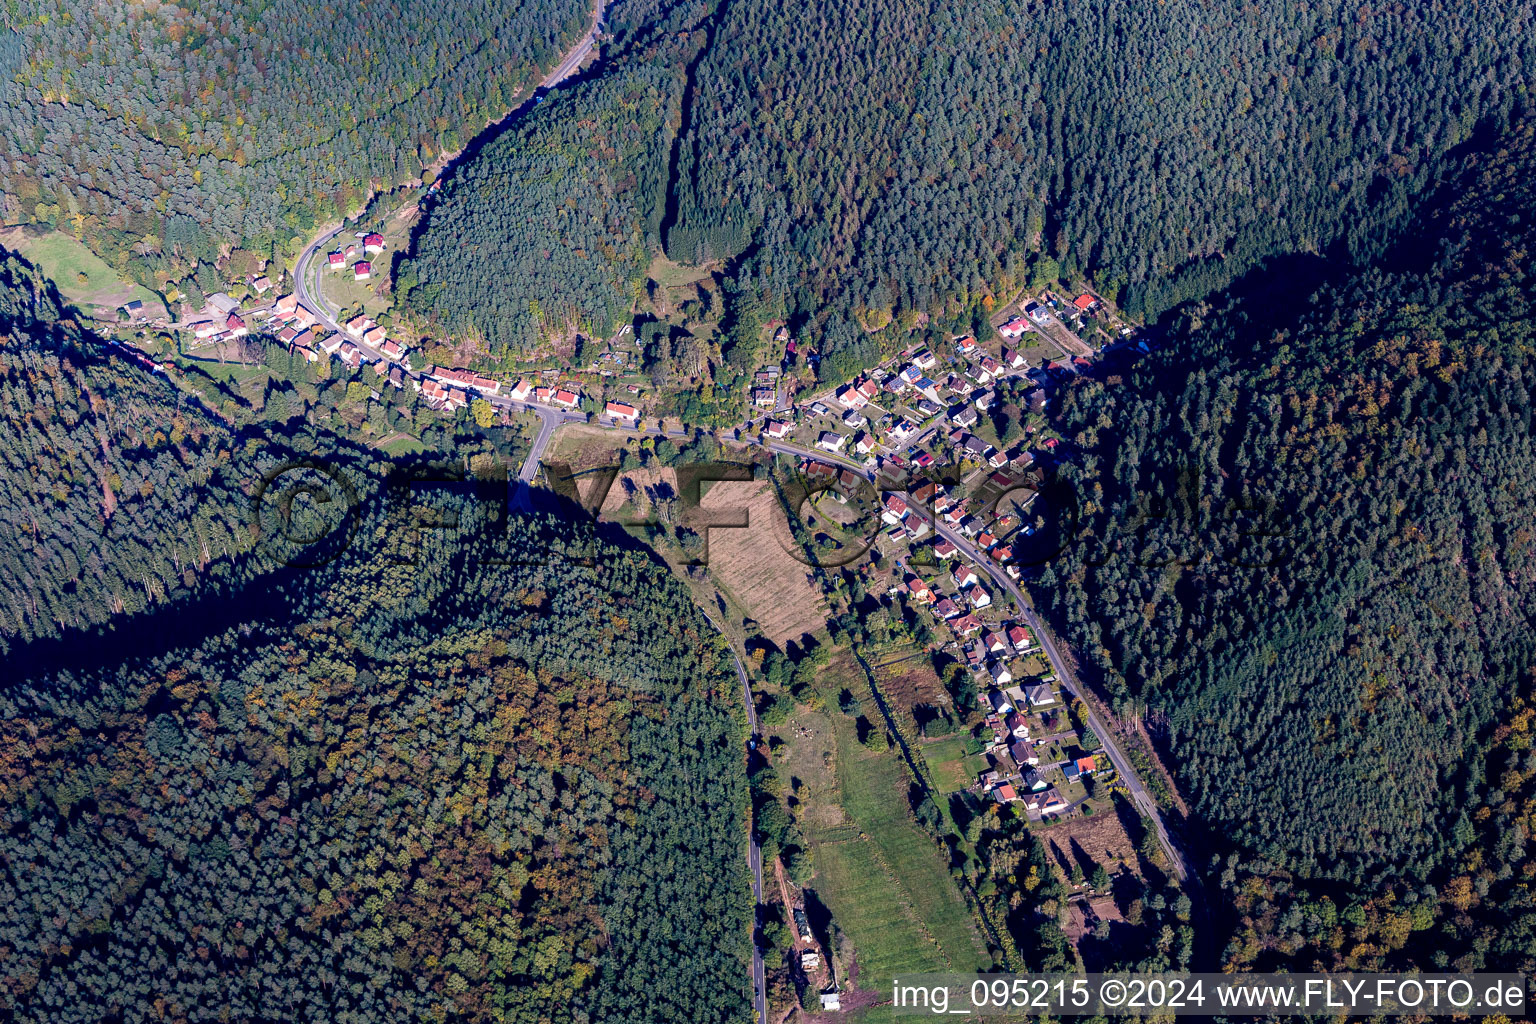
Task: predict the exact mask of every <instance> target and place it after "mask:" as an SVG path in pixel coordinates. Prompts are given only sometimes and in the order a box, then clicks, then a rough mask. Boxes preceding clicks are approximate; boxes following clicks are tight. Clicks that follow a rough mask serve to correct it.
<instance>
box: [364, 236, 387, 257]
mask: <svg viewBox="0 0 1536 1024" xmlns="http://www.w3.org/2000/svg"><path fill="white" fill-rule="evenodd" d="M383 251H384V236H383V235H381V234H378V233H374V234H371V235H366V236H364V238H363V252H368V253H373V252H383Z"/></svg>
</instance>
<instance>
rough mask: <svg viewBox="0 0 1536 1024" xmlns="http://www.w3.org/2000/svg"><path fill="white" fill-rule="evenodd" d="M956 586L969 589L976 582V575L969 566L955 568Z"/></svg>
mask: <svg viewBox="0 0 1536 1024" xmlns="http://www.w3.org/2000/svg"><path fill="white" fill-rule="evenodd" d="M954 576H955V586H957V587H968V586H970V585H971V584H973V583H975V582H976V579H977V578H976V573H975V571H974V570H972V569H971V567H970V566H968V565H957V566H955V572H954Z"/></svg>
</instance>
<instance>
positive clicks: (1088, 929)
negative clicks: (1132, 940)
mask: <svg viewBox="0 0 1536 1024" xmlns="http://www.w3.org/2000/svg"><path fill="white" fill-rule="evenodd" d="M1101 920H1102V921H1108V922H1110V923H1111V924H1114V923H1115V922H1118V921H1124V920H1125V917H1124V916H1123V915H1122V914H1121V913H1120V908H1119V907H1117V906H1115V900H1114V897H1112V896H1100V897H1098V898H1096V899H1092V900H1073V901H1072V902H1071V903H1070V904H1068V907H1067V923H1066V925H1065V926H1064V927H1063V928H1062V931H1063V932H1065V933H1066V936H1067V941H1068V942H1070V943H1072V945H1073V947H1074V948H1076V947H1078V946H1080V945H1082V941H1083V939H1084V938H1085V937H1086V936H1088V935H1089V934H1090V933H1092V931H1093V927H1094V924H1095V923H1097V922H1098V921H1101Z"/></svg>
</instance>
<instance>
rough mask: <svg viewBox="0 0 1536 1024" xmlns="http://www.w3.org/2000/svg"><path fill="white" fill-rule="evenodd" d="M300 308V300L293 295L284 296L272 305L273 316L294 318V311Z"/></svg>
mask: <svg viewBox="0 0 1536 1024" xmlns="http://www.w3.org/2000/svg"><path fill="white" fill-rule="evenodd" d="M298 306H299V300H298V299H297V298H295V297H294V296H293V295H291V294H290V295H283V296H280V297H279V298H278V300H277V301H276V302H274V303H272V315H273V316H292V315H293V311H294V310H295V309H297V308H298Z"/></svg>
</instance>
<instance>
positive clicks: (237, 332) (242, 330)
mask: <svg viewBox="0 0 1536 1024" xmlns="http://www.w3.org/2000/svg"><path fill="white" fill-rule="evenodd" d="M224 327H225V329H226V330H228V331H229V333H230V334H231V335H232V336H233V337H236V338H243V337H245V336H246V335H247V334H249V333H250V330H249V329H248V328H247V327H246V326H245V321H244V320H242V319H240V314H238V313H231V314H229V319H228V320H225V321H224Z"/></svg>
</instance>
